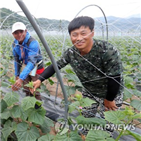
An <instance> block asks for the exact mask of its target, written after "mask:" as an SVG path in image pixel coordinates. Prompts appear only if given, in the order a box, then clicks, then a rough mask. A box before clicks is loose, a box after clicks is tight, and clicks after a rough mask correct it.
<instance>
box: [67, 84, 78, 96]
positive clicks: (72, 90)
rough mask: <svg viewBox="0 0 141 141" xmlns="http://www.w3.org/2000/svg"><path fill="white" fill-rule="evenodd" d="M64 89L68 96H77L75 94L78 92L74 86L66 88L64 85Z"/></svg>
mask: <svg viewBox="0 0 141 141" xmlns="http://www.w3.org/2000/svg"><path fill="white" fill-rule="evenodd" d="M64 87H65V90H66V92H67V94H68V96H70V95H72V94H75V92H76V88H75V87H73V86H66V85H64Z"/></svg>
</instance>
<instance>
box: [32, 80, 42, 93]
mask: <svg viewBox="0 0 141 141" xmlns="http://www.w3.org/2000/svg"><path fill="white" fill-rule="evenodd" d="M40 85H41V81H40V80H39V79H38V80H36V81H35V82H33V87H34V88H33V89H30V92H31V93H32V94H33V93H34V92H35V91H36V89H37V88H39V87H40Z"/></svg>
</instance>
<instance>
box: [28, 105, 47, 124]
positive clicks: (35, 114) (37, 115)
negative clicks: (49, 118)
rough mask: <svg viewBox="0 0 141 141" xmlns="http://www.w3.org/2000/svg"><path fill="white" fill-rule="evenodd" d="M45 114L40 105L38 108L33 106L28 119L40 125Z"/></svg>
mask: <svg viewBox="0 0 141 141" xmlns="http://www.w3.org/2000/svg"><path fill="white" fill-rule="evenodd" d="M45 114H46V110H45V109H43V108H42V107H41V108H39V109H35V108H33V109H31V110H30V113H29V116H28V121H30V122H34V123H36V124H39V125H41V124H43V122H44V118H45Z"/></svg>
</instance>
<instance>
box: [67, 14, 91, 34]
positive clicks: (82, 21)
mask: <svg viewBox="0 0 141 141" xmlns="http://www.w3.org/2000/svg"><path fill="white" fill-rule="evenodd" d="M81 26H85V27H89V28H90V30H91V31H92V30H93V29H94V19H92V18H91V17H88V16H81V17H77V18H74V19H73V20H72V21H71V22H70V23H69V26H68V32H69V34H70V33H71V31H73V30H75V29H78V28H80V27H81Z"/></svg>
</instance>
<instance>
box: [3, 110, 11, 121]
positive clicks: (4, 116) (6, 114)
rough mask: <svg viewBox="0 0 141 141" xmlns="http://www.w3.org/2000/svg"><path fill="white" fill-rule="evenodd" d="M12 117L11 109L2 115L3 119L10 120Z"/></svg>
mask: <svg viewBox="0 0 141 141" xmlns="http://www.w3.org/2000/svg"><path fill="white" fill-rule="evenodd" d="M9 117H11V113H10V110H9V109H5V110H4V111H3V113H1V119H8V118H9Z"/></svg>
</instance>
